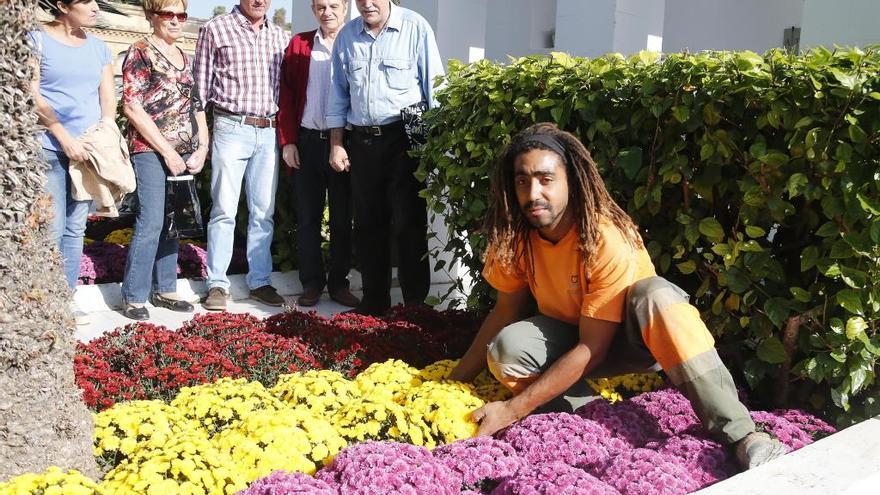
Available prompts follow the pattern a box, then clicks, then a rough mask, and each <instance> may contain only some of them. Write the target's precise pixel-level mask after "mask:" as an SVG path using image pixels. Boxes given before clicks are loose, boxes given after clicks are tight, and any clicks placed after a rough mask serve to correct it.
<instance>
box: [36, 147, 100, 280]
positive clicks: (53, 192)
mask: <svg viewBox="0 0 880 495" xmlns="http://www.w3.org/2000/svg"><path fill="white" fill-rule="evenodd" d="M43 155H44V156H45V157H46V161H47V162H49V171H48V172H46V177H47V179H48V180H47V182H46V190H47V191H48V192H49V195H50V196H51V197H52V206H53V207H54V210H55V215H54V218H52V239H53V240H54V241H55V244H56V245H57V246H58V250H59V251H61V260H62V261H63V263H64V278H65V279H66V280H67V285H68V286H69V287H70V288H71V289H75V288H76V282H77V280H79V271H80V259H81V258H82V251H83V237H84V236H85V233H86V222H87V221H88V218H89V208H90V206H91V204H92V202H91V201H75V200H74V199H73V193H72V192H71V190H70V187H71V186H70V174H68V173H67V169H68V167H69V165H70V160H68V158H67V155H65V154H64V152H63V151H53V150H47V149H45V148H43Z"/></svg>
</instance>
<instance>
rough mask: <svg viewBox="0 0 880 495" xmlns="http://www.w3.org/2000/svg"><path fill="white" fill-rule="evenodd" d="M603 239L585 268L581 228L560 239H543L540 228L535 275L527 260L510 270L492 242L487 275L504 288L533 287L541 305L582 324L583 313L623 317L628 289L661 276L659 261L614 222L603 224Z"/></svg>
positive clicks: (534, 244)
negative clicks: (628, 238) (580, 246)
mask: <svg viewBox="0 0 880 495" xmlns="http://www.w3.org/2000/svg"><path fill="white" fill-rule="evenodd" d="M599 232H600V239H599V246H598V250H597V251H596V254H595V255H594V258H593V262H592V263H591V266H589V267H585V266H584V260H583V256H582V255H581V253H580V251H578V249H577V243H578V236H577V228H576V226H573V227H572V228H571V230H569V231H568V233H567V234H565V237H563V238H562V239H560V240H559V242H557V243H556V244H553V243H552V242H550V241H547V240H546V239H544V238H542V237H541V236H540V235H539V234H538V231H537V230H533V231H532V232H531V233H530V234H529V242H530V243H531V249H532V256H533V258H534V264H535V273H534V277H532V276H530V275H529V274H528V272H527V270H526V265H525V260H522V261H521V262H520V266H517V267H514V269H512V270H506V269H504V268H503V267H502V266H501V265H499V264H498V263H497V261H496V260H495V259H494V256H493V250H492V247H491V246H490V247H489V255H488V256H487V259H486V266H485V267H484V268H483V277H484V278H485V279H486V281H487V282H489V284H490V285H491V286H492V287H494V288H495V289H497V290H498V291H500V292H515V291H517V290H520V289H522V288H524V287H529V289H530V290H531V291H532V295H533V296H534V297H535V300H536V301H537V302H538V310H539V311H540V313H541V314H542V315H545V316H549V317H550V318H555V319H557V320H561V321H564V322H567V323H570V324H573V325H577V324H578V321H579V320H580V317H581V316H587V317H590V318H595V319H597V320H606V321H613V322H618V323H619V322H622V321H623V319H624V314H623V313H624V310H625V307H626V292H627V289H629V287H630V286H631V285H632V284H633V283H635V282H638V281H639V280H642V279H645V278H648V277H653V276H656V275H657V273H656V271H655V270H654V264H653V263H652V262H651V258H650V256H648V252H647V251H646V250H645V248H641V249H636V248H633V247H632V246H630V244H629V243H628V242H627V241H626V239H625V238H624V237H623V234H622V233H621V232H620V231H619V230H618V229H617V227H616V226H614V224H612V223H611V222H607V221H606V222H602V223H601V224H600V225H599Z"/></svg>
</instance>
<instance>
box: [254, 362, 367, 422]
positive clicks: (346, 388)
mask: <svg viewBox="0 0 880 495" xmlns="http://www.w3.org/2000/svg"><path fill="white" fill-rule="evenodd" d="M269 392H270V393H271V394H272V395H274V396H275V397H277V398H278V399H281V400H283V401H284V402H286V403H288V404H290V405H291V406H296V407H297V408H298V409H305V410H308V411H310V412H311V413H312V414H315V415H316V416H322V417H326V416H330V415H332V414H333V413H335V412H336V411H338V410H339V408H340V407H342V406H343V405H344V404H345V403H347V402H348V401H350V400H353V399H355V398H357V397H360V390H359V389H358V387H357V385H355V383H354V382H352V381H351V380H347V379H346V378H345V377H344V376H343V375H342V373H339V372H336V371H331V370H321V371H306V372H305V373H292V374H289V375H282V376H280V377H279V378H278V382H277V383H276V384H275V386H274V387H272V388H271V389H270V390H269Z"/></svg>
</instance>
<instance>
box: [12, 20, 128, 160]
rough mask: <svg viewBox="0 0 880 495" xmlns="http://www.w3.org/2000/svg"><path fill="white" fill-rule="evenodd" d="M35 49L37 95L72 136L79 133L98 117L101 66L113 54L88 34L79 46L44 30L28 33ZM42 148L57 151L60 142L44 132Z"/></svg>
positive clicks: (111, 58) (99, 113) (98, 40)
mask: <svg viewBox="0 0 880 495" xmlns="http://www.w3.org/2000/svg"><path fill="white" fill-rule="evenodd" d="M28 37H29V38H30V42H31V46H32V47H33V49H34V53H35V54H36V56H37V57H38V58H39V60H40V95H42V96H43V98H45V99H46V101H47V102H48V103H49V106H50V107H51V108H52V110H53V111H54V112H55V115H56V116H57V117H58V121H59V122H60V123H61V125H62V126H64V129H66V130H67V132H68V133H70V135H71V136H73V137H79V136H80V135H82V133H83V132H85V131H86V130H87V129H88V128H89V127H91V126H93V125H95V124H97V123H98V121H99V120H101V97H100V92H99V88H100V86H101V79H102V77H103V75H104V67H106V66H107V65H109V64H110V63H111V62H112V60H113V56H112V55H111V54H110V49H109V48H107V44H106V43H104V42H103V41H101V40H100V39H98V38H96V37H94V36H92V35H90V34H87V35H86V41H85V43H83V44H82V45H80V46H70V45H66V44H64V43H62V42H60V41H58V40H56V39H55V38H53V37H52V36H51V35H49V34H47V33H46V32H45V31H32V32H30V33H28ZM42 141H43V148H46V149H49V150H53V151H60V150H61V144H60V143H59V142H58V140H57V139H55V136H53V135H52V134H51V133H49V132H43V136H42Z"/></svg>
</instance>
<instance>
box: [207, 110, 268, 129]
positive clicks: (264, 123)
mask: <svg viewBox="0 0 880 495" xmlns="http://www.w3.org/2000/svg"><path fill="white" fill-rule="evenodd" d="M214 113H216V114H217V115H220V116H222V117H226V118H228V119H232V120H235V121H237V122H239V123H241V124H244V125H252V126H254V127H258V128H260V129H265V128H267V127H272V128H274V127H275V117H254V116H252V115H238V114H235V113H230V112H226V111H223V110H220V109H219V108H218V109H214Z"/></svg>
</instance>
